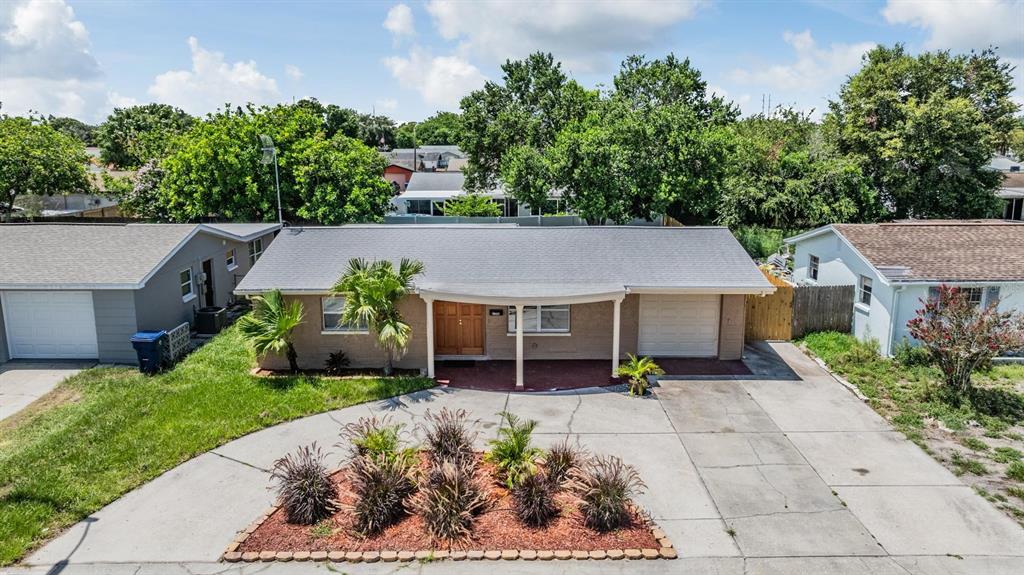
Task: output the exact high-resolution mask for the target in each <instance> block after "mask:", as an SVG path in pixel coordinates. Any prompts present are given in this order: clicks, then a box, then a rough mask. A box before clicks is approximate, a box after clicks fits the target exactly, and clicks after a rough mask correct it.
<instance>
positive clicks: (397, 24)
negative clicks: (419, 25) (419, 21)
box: [384, 4, 416, 40]
mask: <svg viewBox="0 0 1024 575" xmlns="http://www.w3.org/2000/svg"><path fill="white" fill-rule="evenodd" d="M384 29H385V30H387V31H388V32H391V34H392V35H393V36H394V37H395V39H396V40H397V39H398V38H400V37H402V36H412V35H413V34H415V33H416V27H415V25H414V24H413V19H412V9H411V8H409V7H408V6H407V5H405V4H396V5H394V6H392V7H391V9H390V10H388V15H387V18H385V19H384Z"/></svg>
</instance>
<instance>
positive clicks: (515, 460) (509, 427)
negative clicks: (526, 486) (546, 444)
mask: <svg viewBox="0 0 1024 575" xmlns="http://www.w3.org/2000/svg"><path fill="white" fill-rule="evenodd" d="M498 415H500V416H501V419H502V422H503V423H502V425H501V427H500V428H498V438H497V439H492V440H490V441H489V442H488V443H489V444H490V446H491V450H490V451H488V452H487V454H486V455H485V456H484V458H485V460H486V461H488V462H490V463H493V464H494V465H495V466H496V467H497V468H498V475H499V476H500V477H501V479H502V480H503V481H504V482H505V485H506V486H507V487H508V488H509V489H512V488H513V487H515V486H516V485H517V484H518V483H519V482H520V481H521V480H522V479H523V478H524V477H526V476H527V475H530V474H532V473H533V472H534V469H535V468H536V463H535V462H536V460H537V458H538V457H540V456H541V455H543V454H544V451H543V450H542V449H540V448H538V447H533V446H531V445H530V440H531V436H532V435H533V430H534V429H535V428H536V427H537V422H536V421H534V420H532V419H530V420H527V421H520V420H519V418H518V417H517V416H516V415H514V414H512V413H509V412H507V411H502V412H501V413H499V414H498Z"/></svg>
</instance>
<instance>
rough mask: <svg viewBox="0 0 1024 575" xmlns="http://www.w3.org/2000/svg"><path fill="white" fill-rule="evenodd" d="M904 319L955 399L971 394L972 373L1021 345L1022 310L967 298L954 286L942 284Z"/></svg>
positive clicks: (1023, 340)
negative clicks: (1008, 309)
mask: <svg viewBox="0 0 1024 575" xmlns="http://www.w3.org/2000/svg"><path fill="white" fill-rule="evenodd" d="M922 303H923V304H924V306H923V307H922V308H921V309H919V310H917V316H916V317H914V319H912V320H910V321H909V322H907V327H908V329H909V331H910V335H911V336H912V337H914V339H916V340H918V341H919V342H920V343H921V345H923V346H924V347H925V348H926V349H927V350H928V351H929V353H930V354H931V357H932V359H933V360H934V361H935V365H937V366H938V367H939V369H940V370H942V374H943V376H944V377H945V380H946V385H947V386H948V388H949V391H950V392H951V395H952V397H953V399H954V401H957V402H959V401H960V400H961V399H962V398H964V397H965V396H967V395H969V394H970V392H971V390H972V388H971V373H972V372H973V371H974V370H975V369H977V368H978V367H979V366H981V365H985V364H987V363H988V362H989V361H991V359H992V358H993V357H995V356H997V355H999V354H1001V353H1004V352H1007V351H1010V350H1014V349H1019V348H1021V347H1024V316H1022V315H1021V314H1020V313H1016V312H1000V311H997V310H996V306H995V305H994V304H993V305H989V306H988V307H984V308H983V307H981V306H980V305H976V304H973V303H971V301H970V299H969V298H968V295H967V294H966V293H965V292H963V291H961V290H960V289H958V288H955V287H950V286H946V285H943V286H940V287H939V293H938V297H936V298H932V299H929V300H928V301H922Z"/></svg>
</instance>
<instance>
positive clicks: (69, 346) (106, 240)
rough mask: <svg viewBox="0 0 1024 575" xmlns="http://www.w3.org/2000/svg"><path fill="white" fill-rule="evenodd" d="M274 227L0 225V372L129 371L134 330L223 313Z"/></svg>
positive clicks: (211, 225) (133, 358) (278, 226)
mask: <svg viewBox="0 0 1024 575" xmlns="http://www.w3.org/2000/svg"><path fill="white" fill-rule="evenodd" d="M279 229H280V225H279V224H8V225H0V246H3V247H2V249H0V362H4V361H7V360H8V359H17V358H26V359H54V358H75V359H98V360H99V361H103V362H114V363H134V362H135V352H134V350H133V349H132V346H131V343H130V342H129V338H131V336H132V334H133V333H135V332H136V331H139V330H151V329H168V330H169V329H171V328H174V327H175V326H177V325H180V324H181V323H183V322H190V323H191V322H192V321H193V319H194V312H195V310H197V309H199V308H202V307H206V306H224V305H227V304H228V303H229V302H231V301H233V300H234V295H233V293H232V292H233V290H234V288H235V286H236V285H237V284H238V282H239V281H240V280H241V278H242V276H244V275H245V274H246V273H247V272H248V271H249V268H250V267H251V266H252V264H253V263H255V262H256V260H257V259H259V257H260V256H261V255H262V253H263V250H265V249H266V248H267V247H268V246H269V245H270V242H271V241H272V240H273V238H274V236H275V234H276V233H277V231H278V230H279Z"/></svg>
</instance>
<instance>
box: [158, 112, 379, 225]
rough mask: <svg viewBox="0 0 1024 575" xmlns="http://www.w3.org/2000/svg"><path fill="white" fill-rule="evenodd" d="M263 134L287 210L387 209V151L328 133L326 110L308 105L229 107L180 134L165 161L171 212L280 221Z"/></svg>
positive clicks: (336, 214) (324, 218)
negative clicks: (271, 144) (267, 139)
mask: <svg viewBox="0 0 1024 575" xmlns="http://www.w3.org/2000/svg"><path fill="white" fill-rule="evenodd" d="M261 134H265V135H268V136H270V137H271V138H272V139H273V141H274V145H275V148H276V151H277V161H278V166H279V177H280V185H281V204H282V207H283V210H284V213H285V215H286V217H290V218H300V219H303V220H312V221H316V222H318V223H322V224H339V223H346V222H364V221H376V220H379V219H381V218H382V217H383V216H384V213H385V212H386V211H387V206H388V202H389V201H390V199H391V194H392V190H391V186H390V185H389V184H388V183H387V182H386V181H385V180H384V179H383V178H382V177H381V176H382V174H383V171H384V167H385V164H386V162H385V160H384V159H383V157H381V155H380V154H378V153H377V152H376V151H375V150H373V149H371V148H369V147H368V146H366V145H365V144H363V143H362V142H360V141H359V140H356V139H354V138H350V137H348V136H346V135H344V134H343V133H341V132H338V133H335V134H334V135H333V136H332V137H328V136H327V134H326V130H325V128H324V122H323V116H319V115H317V114H316V113H315V112H314V111H313V110H311V109H310V108H309V107H308V106H306V105H295V106H285V105H279V106H274V107H267V106H264V107H256V106H252V105H250V106H248V107H247V108H246V109H244V110H242V109H236V110H230V109H226V110H223V111H220V112H218V113H216V114H211V115H210V116H209V117H208V118H207V119H205V120H204V121H202V122H198V123H196V124H195V125H194V126H193V127H192V129H191V130H189V131H188V132H187V133H185V134H183V135H182V136H180V137H179V138H177V139H176V140H175V151H174V152H173V153H171V154H170V155H169V156H167V157H166V158H165V159H164V160H163V161H162V163H161V166H160V167H161V169H162V174H163V175H162V178H161V180H160V184H159V190H160V194H159V195H160V198H161V201H162V203H163V204H164V205H165V206H166V208H167V213H168V214H169V216H170V217H171V218H172V219H174V220H192V219H196V218H201V217H205V216H208V215H211V214H216V215H219V216H221V217H225V218H228V219H233V220H244V221H272V220H275V219H276V218H277V194H276V190H275V185H274V168H273V166H271V165H264V164H262V163H260V159H261V158H262V155H263V154H262V150H261V146H260V142H259V136H260V135H261Z"/></svg>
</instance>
